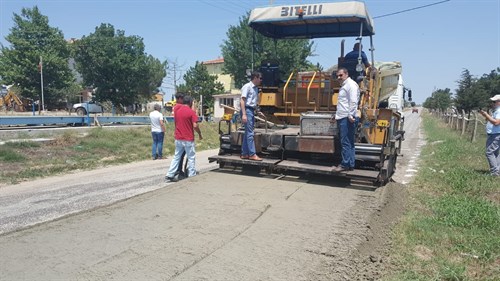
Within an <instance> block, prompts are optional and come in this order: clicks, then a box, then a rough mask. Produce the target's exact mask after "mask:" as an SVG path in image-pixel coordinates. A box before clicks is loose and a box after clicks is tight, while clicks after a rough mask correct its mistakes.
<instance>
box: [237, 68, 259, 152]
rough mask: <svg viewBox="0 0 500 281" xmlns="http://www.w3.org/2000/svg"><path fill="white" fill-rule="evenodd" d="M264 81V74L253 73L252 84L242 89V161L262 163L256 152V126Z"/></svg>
mask: <svg viewBox="0 0 500 281" xmlns="http://www.w3.org/2000/svg"><path fill="white" fill-rule="evenodd" d="M261 81H262V74H261V73H260V72H258V71H254V72H252V74H251V76H250V82H248V83H246V84H245V85H244V86H243V87H242V88H241V100H240V106H241V122H242V123H243V124H244V125H245V136H244V137H243V143H242V144H241V155H240V158H241V159H250V160H254V161H262V158H260V157H259V156H257V154H256V152H255V141H254V131H253V129H254V126H255V110H256V109H257V105H258V104H259V88H258V86H259V85H260V83H261Z"/></svg>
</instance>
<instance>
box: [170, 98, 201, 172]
mask: <svg viewBox="0 0 500 281" xmlns="http://www.w3.org/2000/svg"><path fill="white" fill-rule="evenodd" d="M190 102H191V97H189V96H185V97H184V103H186V104H190ZM174 122H175V136H174V137H175V154H174V158H173V159H172V162H171V163H170V168H169V170H168V173H167V176H166V181H167V182H175V181H177V179H176V178H175V174H176V172H177V170H178V169H179V162H180V160H181V157H182V154H183V153H184V152H185V153H186V156H187V170H188V171H187V172H188V177H193V176H195V175H196V165H195V155H196V151H195V144H194V131H196V132H197V133H198V137H199V139H200V140H202V139H203V137H202V135H201V131H200V128H199V127H198V116H197V115H196V112H194V110H193V109H191V107H189V106H187V105H183V106H180V107H179V108H178V109H177V110H176V112H175V116H174Z"/></svg>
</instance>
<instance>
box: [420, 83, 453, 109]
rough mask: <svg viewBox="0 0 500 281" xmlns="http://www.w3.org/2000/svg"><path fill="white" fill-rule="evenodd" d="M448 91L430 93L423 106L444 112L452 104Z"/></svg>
mask: <svg viewBox="0 0 500 281" xmlns="http://www.w3.org/2000/svg"><path fill="white" fill-rule="evenodd" d="M451 95H452V94H451V92H450V89H448V88H446V89H444V90H442V89H439V90H436V91H434V92H433V93H432V96H431V97H429V98H427V99H426V100H425V102H424V104H423V106H424V107H425V108H428V109H439V110H441V111H445V110H446V109H447V108H449V107H450V106H451V104H452V100H451Z"/></svg>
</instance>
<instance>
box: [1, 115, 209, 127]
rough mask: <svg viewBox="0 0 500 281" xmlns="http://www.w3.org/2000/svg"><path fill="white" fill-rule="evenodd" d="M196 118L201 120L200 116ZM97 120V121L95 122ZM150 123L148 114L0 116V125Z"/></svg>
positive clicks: (165, 118) (167, 117)
mask: <svg viewBox="0 0 500 281" xmlns="http://www.w3.org/2000/svg"><path fill="white" fill-rule="evenodd" d="M163 119H164V120H165V122H166V123H169V122H173V121H174V117H173V116H165V117H163ZM198 120H199V121H200V122H201V121H203V118H202V117H199V118H198ZM96 121H97V122H96ZM96 123H98V124H148V125H149V124H151V121H150V120H149V116H94V117H91V116H0V126H43V125H74V124H82V125H86V126H90V125H92V124H96Z"/></svg>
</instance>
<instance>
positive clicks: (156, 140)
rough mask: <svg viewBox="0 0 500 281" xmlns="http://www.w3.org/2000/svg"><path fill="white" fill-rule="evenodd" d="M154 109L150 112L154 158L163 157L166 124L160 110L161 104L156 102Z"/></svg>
mask: <svg viewBox="0 0 500 281" xmlns="http://www.w3.org/2000/svg"><path fill="white" fill-rule="evenodd" d="M153 109H154V110H153V111H151V113H149V119H150V120H151V136H152V137H153V148H152V151H151V154H152V157H153V160H156V159H163V139H164V137H165V124H164V122H163V114H162V113H161V112H160V110H161V105H159V104H155V105H154V107H153Z"/></svg>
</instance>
